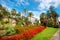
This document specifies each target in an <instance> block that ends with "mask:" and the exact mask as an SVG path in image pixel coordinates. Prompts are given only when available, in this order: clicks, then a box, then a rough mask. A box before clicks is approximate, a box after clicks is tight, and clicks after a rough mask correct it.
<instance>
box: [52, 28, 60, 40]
mask: <svg viewBox="0 0 60 40" xmlns="http://www.w3.org/2000/svg"><path fill="white" fill-rule="evenodd" d="M59 33H60V28H59V29H58V31H57V32H56V33H55V34H54V35H53V37H52V38H51V40H60V39H59V35H60V34H59Z"/></svg>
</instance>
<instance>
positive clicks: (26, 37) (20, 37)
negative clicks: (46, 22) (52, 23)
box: [0, 27, 45, 40]
mask: <svg viewBox="0 0 60 40" xmlns="http://www.w3.org/2000/svg"><path fill="white" fill-rule="evenodd" d="M44 29H45V28H44V27H32V28H31V30H30V29H29V30H27V31H25V32H23V33H21V34H16V35H12V36H9V37H3V38H1V39H0V40H30V39H31V38H32V37H33V36H34V35H36V34H37V33H39V32H41V31H42V30H44Z"/></svg>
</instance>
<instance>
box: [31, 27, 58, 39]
mask: <svg viewBox="0 0 60 40" xmlns="http://www.w3.org/2000/svg"><path fill="white" fill-rule="evenodd" d="M57 30H58V29H57V28H48V27H47V28H46V29H45V30H44V31H42V32H40V33H38V34H37V35H35V36H34V37H33V38H32V39H31V40H50V38H51V37H52V36H53V35H54V33H55V32H56V31H57Z"/></svg>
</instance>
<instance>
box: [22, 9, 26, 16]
mask: <svg viewBox="0 0 60 40" xmlns="http://www.w3.org/2000/svg"><path fill="white" fill-rule="evenodd" d="M23 12H24V14H25V16H27V9H26V8H24V10H23Z"/></svg>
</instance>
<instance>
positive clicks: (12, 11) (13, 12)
mask: <svg viewBox="0 0 60 40" xmlns="http://www.w3.org/2000/svg"><path fill="white" fill-rule="evenodd" d="M11 16H12V17H13V18H16V10H15V9H12V10H11Z"/></svg>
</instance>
